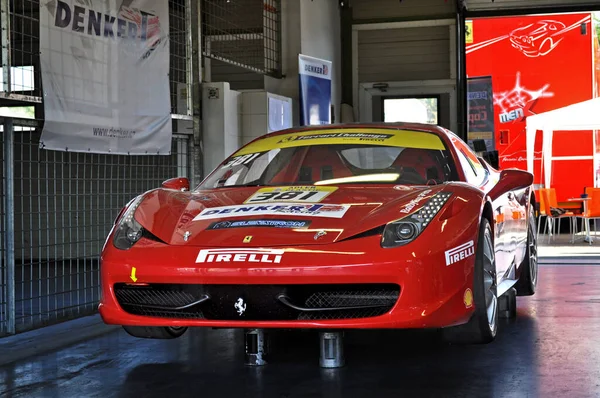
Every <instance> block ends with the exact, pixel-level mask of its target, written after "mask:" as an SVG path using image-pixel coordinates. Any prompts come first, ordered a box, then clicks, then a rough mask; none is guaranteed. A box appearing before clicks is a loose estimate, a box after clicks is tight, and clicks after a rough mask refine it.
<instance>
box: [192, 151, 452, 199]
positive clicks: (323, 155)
mask: <svg viewBox="0 0 600 398" xmlns="http://www.w3.org/2000/svg"><path fill="white" fill-rule="evenodd" d="M455 170H456V169H455V167H454V165H453V164H452V160H451V158H449V157H448V153H447V151H444V150H439V149H422V148H406V147H396V146H384V145H363V144H331V145H309V146H295V147H290V148H276V149H272V150H268V151H265V152H261V153H248V154H243V155H241V156H235V155H234V156H233V157H232V158H230V159H228V160H227V161H226V162H224V163H223V164H222V165H221V166H219V167H218V168H217V169H216V170H215V171H214V172H213V173H212V174H211V175H210V176H209V177H208V178H207V180H206V181H205V182H204V183H203V184H202V186H201V187H200V188H201V189H213V188H221V187H232V186H256V185H268V186H277V185H312V184H315V185H327V184H344V183H350V184H351V183H360V184H365V183H376V184H377V183H378V184H407V185H410V184H413V185H426V184H439V183H443V182H446V181H455V180H456V172H455Z"/></svg>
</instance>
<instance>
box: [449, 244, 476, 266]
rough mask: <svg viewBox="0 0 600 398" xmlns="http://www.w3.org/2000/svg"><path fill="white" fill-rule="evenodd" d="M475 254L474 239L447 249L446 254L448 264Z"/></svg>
mask: <svg viewBox="0 0 600 398" xmlns="http://www.w3.org/2000/svg"><path fill="white" fill-rule="evenodd" d="M474 254H475V244H474V242H473V241H469V242H467V243H464V244H462V245H460V246H457V247H455V248H454V249H450V250H447V251H446V253H445V255H446V266H449V265H452V264H454V263H457V262H459V261H461V260H464V259H465V258H468V257H471V256H472V255H474Z"/></svg>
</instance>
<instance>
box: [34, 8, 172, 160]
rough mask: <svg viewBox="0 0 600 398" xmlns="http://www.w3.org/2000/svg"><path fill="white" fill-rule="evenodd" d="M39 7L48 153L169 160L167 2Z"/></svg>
mask: <svg viewBox="0 0 600 398" xmlns="http://www.w3.org/2000/svg"><path fill="white" fill-rule="evenodd" d="M122 3H124V2H121V1H116V0H100V1H94V2H93V3H88V4H93V5H90V6H84V5H83V4H80V2H79V1H77V0H64V1H61V0H59V1H50V2H42V4H41V5H40V53H41V54H40V58H41V74H42V84H43V87H44V93H45V96H44V110H45V118H46V121H45V124H44V128H43V130H42V137H41V140H40V147H42V148H45V149H52V150H60V151H65V150H67V151H74V152H92V153H113V154H136V155H137V154H148V155H156V154H161V155H168V154H169V153H170V151H171V138H172V137H171V136H172V126H171V106H170V96H169V54H170V52H169V8H168V2H167V1H164V0H132V1H130V2H125V3H127V4H128V5H127V6H125V5H121V4H122Z"/></svg>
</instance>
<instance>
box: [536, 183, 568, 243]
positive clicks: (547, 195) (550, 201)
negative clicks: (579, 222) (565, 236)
mask: <svg viewBox="0 0 600 398" xmlns="http://www.w3.org/2000/svg"><path fill="white" fill-rule="evenodd" d="M540 193H541V197H542V198H543V199H542V200H541V201H540V203H541V204H543V211H544V212H545V213H546V226H545V227H544V232H545V231H546V230H548V242H550V236H552V232H553V231H554V220H558V231H559V233H560V222H561V220H562V219H563V218H568V219H570V220H571V228H570V229H571V241H572V242H574V241H575V221H576V218H575V217H576V215H575V213H573V212H570V211H568V212H566V213H564V214H561V215H556V216H555V215H552V210H551V209H552V208H553V207H554V208H558V202H557V200H556V190H555V189H554V188H541V189H540Z"/></svg>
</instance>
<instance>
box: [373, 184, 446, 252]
mask: <svg viewBox="0 0 600 398" xmlns="http://www.w3.org/2000/svg"><path fill="white" fill-rule="evenodd" d="M451 195H452V193H450V192H440V193H437V194H436V195H434V196H433V197H432V198H431V199H429V200H428V201H427V202H426V203H425V205H423V207H421V208H420V209H419V210H417V211H416V212H414V213H412V214H411V215H409V216H407V217H404V218H402V219H400V220H396V221H393V222H391V223H389V224H387V225H386V226H385V229H384V230H383V235H382V237H381V247H384V248H391V247H398V246H402V245H405V244H407V243H409V242H412V241H413V240H415V239H416V238H417V236H419V235H420V234H421V232H423V230H424V229H425V227H427V225H429V223H430V222H431V220H433V217H435V216H436V214H437V213H438V212H439V211H440V210H441V209H442V207H443V206H444V204H446V202H447V201H448V199H450V196H451Z"/></svg>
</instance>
